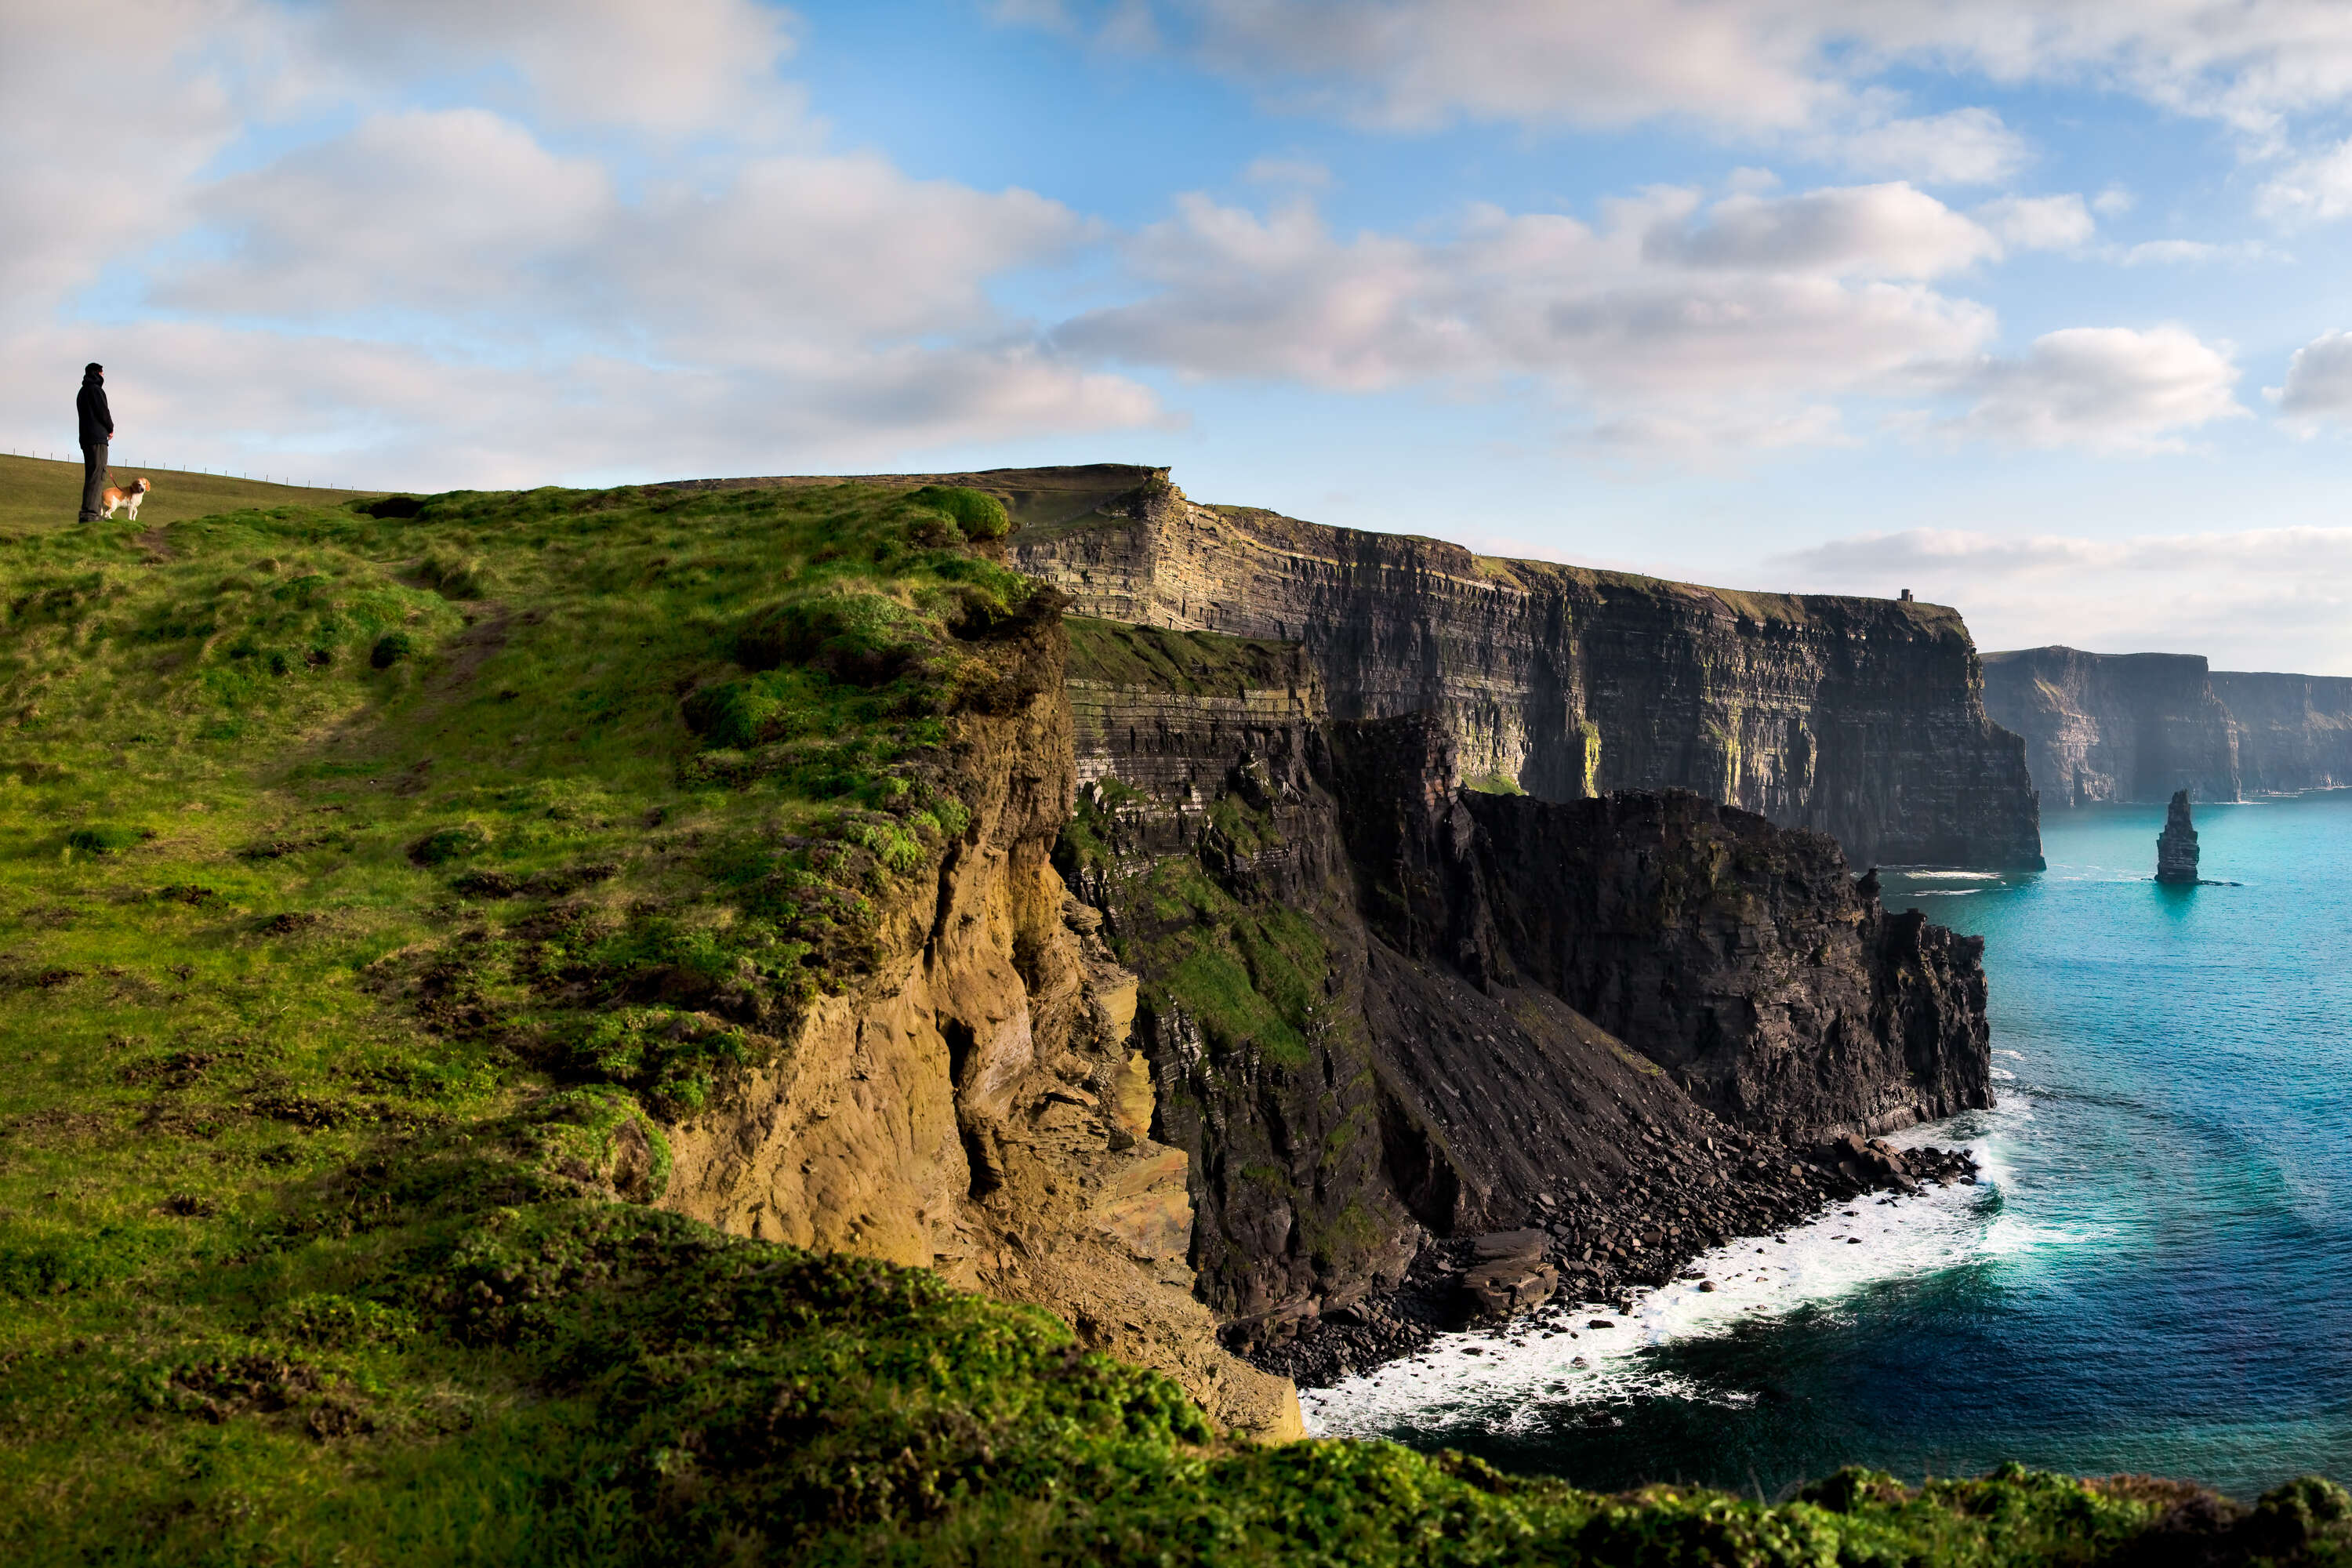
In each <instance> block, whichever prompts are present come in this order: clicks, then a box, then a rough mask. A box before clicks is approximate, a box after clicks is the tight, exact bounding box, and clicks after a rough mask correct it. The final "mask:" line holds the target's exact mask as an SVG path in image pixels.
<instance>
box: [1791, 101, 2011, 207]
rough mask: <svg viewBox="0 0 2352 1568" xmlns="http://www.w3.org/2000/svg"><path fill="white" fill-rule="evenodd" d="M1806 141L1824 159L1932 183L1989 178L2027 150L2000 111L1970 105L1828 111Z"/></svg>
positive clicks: (2006, 173)
mask: <svg viewBox="0 0 2352 1568" xmlns="http://www.w3.org/2000/svg"><path fill="white" fill-rule="evenodd" d="M1875 96H1876V95H1872V97H1875ZM1866 101H1867V100H1866ZM1805 145H1806V147H1807V150H1808V151H1810V152H1811V153H1813V155H1814V156H1816V157H1819V158H1822V160H1824V161H1825V162H1830V163H1843V164H1844V165H1845V166H1846V167H1847V168H1850V169H1855V170H1859V171H1861V172H1864V173H1867V174H1906V175H1908V176H1910V177H1911V178H1913V179H1916V180H1923V181H1925V182H1927V184H1937V185H1990V184H1997V183H1998V182H2000V181H2002V180H2006V179H2008V178H2009V177H2010V176H2011V175H2012V174H2016V173H2017V171H2018V170H2020V169H2021V168H2023V167H2024V166H2025V164H2026V163H2027V162H2028V161H2029V159H2030V156H2031V153H2030V150H2029V149H2028V148H2027V146H2026V142H2025V138H2023V137H2022V136H2020V135H2019V134H2018V133H2017V132H2014V131H2011V129H2010V128H2009V127H2008V126H2007V125H2005V124H2003V123H2002V121H2001V118H2000V115H1998V114H1995V113H1994V112H1993V111H1992V110H1990V109H1979V108H1973V107H1971V108H1968V109H1955V110H1951V111H1950V112H1948V113H1945V114H1930V115H1918V116H1906V115H1901V114H1895V113H1883V112H1882V111H1879V110H1874V109H1872V108H1867V107H1865V108H1863V109H1860V110H1854V111H1852V112H1847V113H1843V114H1836V115H1833V116H1832V117H1831V118H1830V129H1829V130H1828V131H1827V132H1825V133H1823V134H1822V135H1821V136H1819V137H1816V138H1813V139H1812V140H1811V141H1810V142H1807V143H1806V144H1805Z"/></svg>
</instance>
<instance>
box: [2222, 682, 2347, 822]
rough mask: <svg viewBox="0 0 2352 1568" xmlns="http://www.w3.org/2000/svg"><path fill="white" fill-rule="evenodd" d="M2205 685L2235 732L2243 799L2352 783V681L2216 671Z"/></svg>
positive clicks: (2331, 787)
mask: <svg viewBox="0 0 2352 1568" xmlns="http://www.w3.org/2000/svg"><path fill="white" fill-rule="evenodd" d="M2208 680H2209V682H2210V685H2211V686H2212V689H2213V695H2214V696H2215V697H2216V698H2218V699H2220V700H2221V705H2222V706H2223V707H2225V708H2227V709H2228V710H2230V718H2231V721H2233V722H2234V723H2235V724H2236V725H2237V727H2238V766H2239V788H2240V789H2241V790H2242V791H2243V792H2244V793H2245V794H2247V795H2284V794H2289V793H2291V792H2293V791H2295V790H2305V789H2340V788H2342V787H2344V786H2345V785H2347V784H2352V679H2346V678H2345V677H2343V676H2327V675H2283V674H2273V673H2271V672H2268V671H2250V670H2234V669H2217V670H2215V671H2213V673H2212V674H2211V675H2210V677H2208Z"/></svg>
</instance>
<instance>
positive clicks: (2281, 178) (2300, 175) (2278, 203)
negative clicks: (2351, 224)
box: [2254, 140, 2352, 222]
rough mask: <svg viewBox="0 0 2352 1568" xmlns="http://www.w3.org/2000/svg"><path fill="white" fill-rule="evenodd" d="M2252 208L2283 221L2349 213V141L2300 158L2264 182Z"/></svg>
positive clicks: (2351, 204)
mask: <svg viewBox="0 0 2352 1568" xmlns="http://www.w3.org/2000/svg"><path fill="white" fill-rule="evenodd" d="M2254 206H2255V210H2256V211H2258V212H2260V213H2261V214H2262V215H2263V216H2264V217H2269V218H2275V219H2278V220H2281V221H2283V222H2295V221H2302V222H2326V221H2327V220H2329V219H2332V218H2339V217H2342V216H2345V215H2346V214H2347V213H2352V140H2347V141H2344V142H2338V143H2336V145H2335V146H2334V147H2331V148H2329V149H2328V150H2327V151H2326V152H2324V153H2317V154H2315V155H2314V156H2312V157H2309V158H2305V159H2303V160H2302V161H2301V162H2299V163H2294V164H2293V165H2292V166H2290V167H2289V168H2287V169H2286V170H2284V172H2282V173H2281V174H2278V175H2277V176H2276V177H2275V178H2273V179H2271V180H2269V181H2267V182H2265V183H2264V184H2263V187H2262V189H2261V190H2260V191H2258V192H2257V193H2255V196H2254Z"/></svg>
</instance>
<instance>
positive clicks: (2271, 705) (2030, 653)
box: [1984, 647, 2352, 808]
mask: <svg viewBox="0 0 2352 1568" xmlns="http://www.w3.org/2000/svg"><path fill="white" fill-rule="evenodd" d="M1984 671H1985V689H1984V693H1985V708H1986V710H1987V711H1988V712H1990V714H1991V715H1992V716H1993V718H1994V719H1995V720H1997V721H1999V722H2000V723H2001V724H2003V725H2005V726H2007V727H2008V728H2010V729H2011V730H2014V731H2017V732H2018V733H2019V734H2021V735H2022V736H2024V737H2025V742H2026V765H2027V766H2028V767H2029V768H2030V769H2031V770H2032V774H2033V782H2034V785H2035V787H2036V788H2037V789H2038V790H2039V791H2040V792H2041V795H2042V801H2043V802H2044V803H2045V805H2049V806H2051V807H2053V808H2065V807H2070V806H2076V805H2093V804H2095V803H2098V802H2102V801H2147V802H2153V801H2160V800H2164V799H2166V798H2168V796H2170V795H2171V794H2172V793H2173V792H2174V791H2175V790H2180V789H2186V790H2187V791H2189V795H2190V796H2191V798H2193V799H2197V800H2241V799H2243V798H2245V797H2246V796H2248V795H2286V794H2293V793H2295V792H2297V791H2301V790H2307V789H2330V788H2340V787H2342V786H2344V785H2347V784H2352V679H2344V678H2341V677H2331V676H2314V675H2282V674H2268V673H2258V672H2248V671H2240V670H2219V669H2210V668H2208V667H2207V664H2206V660H2205V659H2204V658H2203V657H2202V656H2201V655H2198V654H2174V653H2136V654H2097V653H2084V652H2082V651H2081V650H2079V649H2076V648H2070V647H2037V648H2023V649H2020V650H2016V651H2013V652H2007V653H1990V654H1987V655H1985V656H1984Z"/></svg>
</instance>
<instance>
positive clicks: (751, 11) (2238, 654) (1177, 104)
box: [0, 0, 2352, 675]
mask: <svg viewBox="0 0 2352 1568" xmlns="http://www.w3.org/2000/svg"><path fill="white" fill-rule="evenodd" d="M0 237H5V242H0V364H5V367H6V368H5V374H0V448H5V449H8V450H13V451H30V452H37V453H55V454H58V455H64V456H72V455H73V440H74V429H73V425H72V416H71V412H70V409H71V396H72V394H73V391H74V389H75V386H76V384H77V383H78V381H79V369H80V366H81V365H82V363H84V362H85V361H89V360H99V361H102V362H104V363H106V364H107V366H108V387H109V392H110V397H111V399H112V403H113V407H114V410H115V415H116V420H117V425H118V435H117V439H116V445H115V448H114V458H115V467H116V468H117V469H118V470H123V469H126V468H127V469H129V470H131V471H136V469H137V468H139V467H140V466H142V465H147V466H152V467H156V468H166V467H172V468H215V469H227V470H231V471H236V472H246V473H254V474H268V475H271V476H282V477H288V478H291V479H297V480H307V481H310V482H315V483H321V484H335V485H346V486H352V487H368V488H376V487H382V488H397V489H446V488H453V487H477V488H486V487H505V486H527V485H536V484H548V483H556V484H603V483H617V482H626V481H634V480H645V479H674V478H688V477H703V476H712V475H731V474H776V473H855V472H908V471H937V470H943V469H961V468H987V467H1006V466H1016V465H1028V464H1035V463H1061V462H1097V461H1119V462H1136V463H1149V464H1153V465H1158V466H1165V467H1169V468H1172V470H1173V474H1174V478H1175V480H1176V482H1177V483H1178V484H1179V485H1181V487H1183V489H1185V490H1186V492H1187V493H1189V494H1191V495H1192V497H1194V498H1195V499H1196V500H1208V501H1230V502H1239V503H1246V504H1252V505H1260V506H1269V507H1273V508H1276V509H1277V510H1283V511H1286V512H1289V513H1291V514H1293V515H1296V516H1300V517H1306V518H1311V519H1314V520H1316V521H1324V522H1332V523H1339V524H1344V525H1349V526H1353V527H1361V528H1374V529H1383V530H1393V531H1405V532H1412V533H1420V534H1427V535H1432V536H1435V537H1439V538H1444V539H1451V540H1455V541H1458V542H1463V543H1465V544H1468V545H1470V546H1472V547H1474V548H1475V549H1479V550H1482V551H1486V552H1493V553H1498V554H1511V555H1527V556H1539V557H1545V558H1550V559H1558V560H1567V561H1575V562H1580V563H1588V564H1592V565H1599V566H1609V567H1616V568H1621V569H1625V570H1631V571H1639V572H1648V573H1654V574H1661V575H1666V576H1672V577H1677V578H1683V579H1686V580H1692V581H1697V582H1703V583H1711V584H1722V585H1726V586H1732V587H1740V588H1768V589H1782V590H1793V591H1804V592H1821V593H1850V594H1868V595H1894V594H1895V593H1897V592H1899V591H1900V590H1901V589H1904V588H1910V589H1913V590H1915V591H1916V593H1917V594H1918V595H1919V596H1920V597H1921V598H1923V599H1928V600H1932V601H1935V602H1938V603H1944V604H1950V605H1957V606H1958V607H1959V608H1960V609H1961V610H1962V612H1963V613H1964V614H1965V615H1966V616H1967V618H1968V621H1969V626H1970V627H1971V629H1972V631H1973V633H1974V635H1975V637H1976V638H1977V641H1978V644H1979V647H1985V648H1988V649H1990V648H2005V647H2031V646H2037V645H2040V644H2044V643H2053V642H2063V643H2066V644H2069V645H2072V646H2074V647H2086V648H2092V649H2096V650H2100V651H2108V652H2128V651H2140V650H2147V649H2164V650H2168V651H2176V652H2189V653H2202V654H2205V655H2207V656H2209V657H2210V658H2212V660H2213V662H2214V664H2215V665H2216V667H2218V668H2265V669H2294V670H2303V671H2306V672H2309V673H2315V674H2340V675H2352V519H2347V516H2346V508H2345V506H2344V504H2343V498H2344V497H2345V495H2346V493H2347V479H2352V267H2348V266H2347V263H2352V5H2345V4H2343V3H2342V0H2042V3H2040V4H2026V3H2022V0H1970V3H1969V4H1968V5H1952V4H1949V3H1948V0H1607V3H1605V4H1604V3H1600V0H1554V3H1551V4H1542V3H1537V0H933V3H931V4H928V5H914V4H899V3H896V0H863V3H860V4H844V5H832V4H808V5H799V6H795V7H793V8H790V9H786V8H783V7H781V6H776V5H767V4H763V3H761V0H662V3H661V4H658V5H656V4H650V3H646V0H499V3H498V4H494V5H485V4H481V3H479V0H469V3H463V4H461V3H459V0H81V3H78V4H76V5H58V4H55V3H54V0H0Z"/></svg>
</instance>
